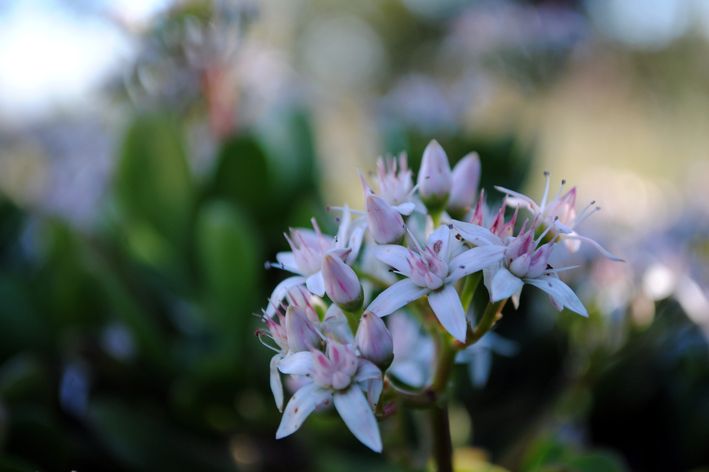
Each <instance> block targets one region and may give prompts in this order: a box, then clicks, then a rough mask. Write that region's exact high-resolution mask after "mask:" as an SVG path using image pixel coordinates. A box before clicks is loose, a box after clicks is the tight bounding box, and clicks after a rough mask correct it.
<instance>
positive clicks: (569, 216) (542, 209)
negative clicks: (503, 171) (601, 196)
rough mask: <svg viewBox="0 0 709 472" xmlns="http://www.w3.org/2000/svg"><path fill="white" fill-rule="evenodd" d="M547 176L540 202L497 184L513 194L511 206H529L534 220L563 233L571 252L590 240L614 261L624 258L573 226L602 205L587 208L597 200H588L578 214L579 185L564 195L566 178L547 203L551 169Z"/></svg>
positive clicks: (555, 232)
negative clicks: (577, 194)
mask: <svg viewBox="0 0 709 472" xmlns="http://www.w3.org/2000/svg"><path fill="white" fill-rule="evenodd" d="M544 176H545V177H546V179H547V183H546V186H545V187H544V196H543V197H542V202H541V203H540V204H539V205H537V204H536V203H535V202H534V201H533V200H532V199H531V198H529V197H528V196H526V195H522V194H521V193H518V192H515V191H512V190H508V189H506V188H503V187H495V188H496V189H497V190H499V191H500V192H504V193H506V194H507V195H511V196H512V197H513V198H509V199H508V200H507V204H508V205H509V206H512V207H523V208H527V209H528V210H529V211H531V212H532V213H533V214H534V217H535V221H537V222H538V223H539V224H541V225H543V226H544V227H545V228H551V232H550V233H549V235H550V236H551V237H554V236H556V235H560V237H561V239H562V240H563V241H564V243H565V244H566V247H567V248H568V249H569V252H572V253H573V252H576V251H578V249H579V246H580V245H581V241H584V242H587V243H589V244H591V245H592V246H593V247H595V248H596V249H598V250H599V251H600V252H601V253H602V254H603V255H604V256H606V257H607V258H608V259H612V260H614V261H622V260H623V259H621V258H619V257H616V256H614V255H613V254H611V253H610V252H608V251H606V250H605V249H603V247H602V246H601V245H600V244H598V243H597V242H596V241H594V240H593V239H590V238H586V237H584V236H581V235H580V234H578V233H577V232H576V231H575V230H574V228H575V227H577V226H578V225H580V224H581V223H582V222H583V221H584V220H585V219H586V218H588V217H589V216H591V215H592V214H593V213H595V212H596V211H597V210H600V209H601V207H594V208H593V209H592V210H591V211H588V210H589V209H591V207H593V205H595V203H596V202H595V201H592V202H591V203H589V204H588V205H587V206H586V208H584V209H583V211H582V212H581V213H579V214H578V215H577V214H576V208H575V207H576V187H574V188H572V189H571V190H569V191H568V192H567V193H566V194H565V195H563V196H562V195H561V192H562V191H563V190H564V184H566V181H565V180H562V181H561V188H560V189H559V193H558V194H557V195H556V198H555V199H554V200H552V201H550V202H548V203H547V196H548V193H549V177H550V174H549V172H545V173H544Z"/></svg>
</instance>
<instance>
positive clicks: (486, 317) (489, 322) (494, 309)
mask: <svg viewBox="0 0 709 472" xmlns="http://www.w3.org/2000/svg"><path fill="white" fill-rule="evenodd" d="M507 300H508V299H507V298H505V299H504V300H500V301H499V302H497V303H488V304H487V308H486V309H485V313H483V316H482V318H480V322H479V323H478V325H477V326H476V327H475V329H474V330H473V335H472V336H471V337H470V338H469V339H468V342H467V343H466V346H470V345H472V344H475V343H476V342H478V341H479V340H480V338H482V337H483V336H485V334H486V333H487V332H488V331H490V329H492V327H493V326H494V325H495V322H496V321H497V320H498V318H499V315H500V312H501V311H502V308H503V307H504V306H505V303H506V302H507Z"/></svg>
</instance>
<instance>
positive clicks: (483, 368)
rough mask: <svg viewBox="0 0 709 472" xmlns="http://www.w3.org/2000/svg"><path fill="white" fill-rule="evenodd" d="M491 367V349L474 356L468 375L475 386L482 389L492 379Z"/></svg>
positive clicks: (476, 353) (483, 350) (480, 351)
mask: <svg viewBox="0 0 709 472" xmlns="http://www.w3.org/2000/svg"><path fill="white" fill-rule="evenodd" d="M490 367H492V353H491V352H490V350H489V349H481V350H479V351H477V352H475V354H474V355H473V356H472V359H471V360H470V364H469V370H468V373H469V374H470V380H471V381H472V383H473V386H475V387H477V388H482V387H484V386H485V384H486V383H487V379H488V378H489V377H490Z"/></svg>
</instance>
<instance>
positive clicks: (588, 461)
mask: <svg viewBox="0 0 709 472" xmlns="http://www.w3.org/2000/svg"><path fill="white" fill-rule="evenodd" d="M567 464H568V465H569V467H572V468H574V469H576V470H578V471H579V472H625V471H626V470H628V469H626V467H625V465H624V463H623V461H622V459H620V457H618V456H617V455H616V454H611V453H610V452H591V453H588V454H583V455H581V456H579V457H576V458H574V459H571V460H569V461H568V462H567Z"/></svg>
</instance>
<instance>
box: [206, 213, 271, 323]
mask: <svg viewBox="0 0 709 472" xmlns="http://www.w3.org/2000/svg"><path fill="white" fill-rule="evenodd" d="M196 240H197V254H198V260H199V266H200V269H201V271H202V274H203V276H204V281H205V285H206V290H207V295H208V298H209V299H210V300H212V301H213V302H214V304H215V305H216V307H217V310H218V312H219V317H220V320H219V322H220V325H221V327H222V328H225V329H228V330H229V332H230V335H237V333H238V332H239V331H241V330H243V328H244V326H245V325H246V324H247V323H248V322H249V321H250V320H251V317H250V314H249V310H250V309H251V308H252V307H253V305H254V304H255V302H256V296H257V295H258V290H257V288H258V287H259V281H260V280H261V276H262V275H261V274H262V272H263V269H262V267H263V266H262V265H261V260H262V255H261V254H262V248H261V246H260V243H259V240H258V238H257V233H256V231H255V229H254V224H253V223H252V222H250V221H249V219H248V218H247V217H246V216H245V215H244V214H243V213H242V212H241V211H239V210H237V208H235V207H234V206H233V205H231V204H230V203H228V202H225V201H214V202H209V203H207V204H205V205H204V206H203V207H202V208H201V209H200V211H199V215H198V217H197V229H196Z"/></svg>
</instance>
